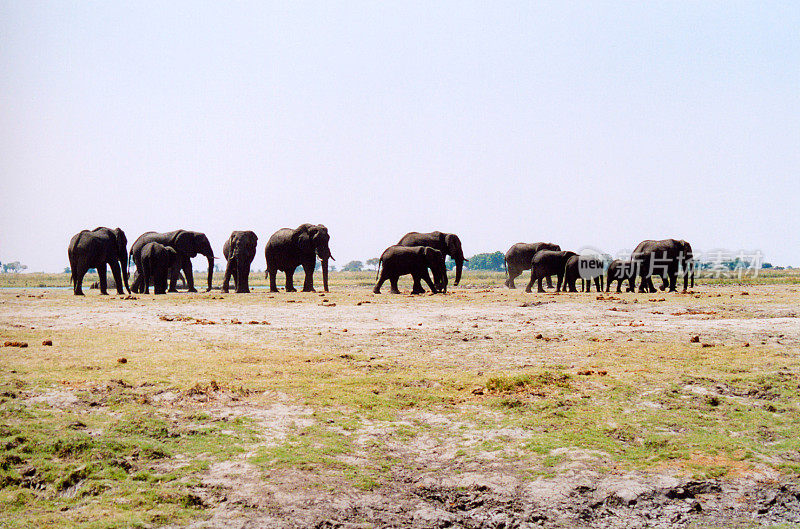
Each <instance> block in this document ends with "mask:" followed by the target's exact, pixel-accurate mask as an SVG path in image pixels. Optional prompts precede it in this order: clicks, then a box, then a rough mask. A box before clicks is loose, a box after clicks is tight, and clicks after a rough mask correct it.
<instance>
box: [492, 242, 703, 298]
mask: <svg viewBox="0 0 800 529" xmlns="http://www.w3.org/2000/svg"><path fill="white" fill-rule="evenodd" d="M505 263H506V270H507V273H508V278H507V279H506V282H505V284H506V286H507V287H508V288H515V285H514V279H516V278H517V277H519V276H520V275H521V274H522V272H523V271H524V270H530V271H531V278H530V281H529V282H528V286H527V287H526V288H525V291H526V292H530V291H531V288H532V287H533V284H534V283H536V282H538V291H539V292H544V289H543V288H542V280H543V279H545V278H546V279H547V281H548V284H549V286H550V287H552V284H551V283H550V277H551V276H553V275H555V276H557V278H558V284H557V286H556V291H561V290H562V289H563V290H564V291H567V290H569V291H571V292H576V291H577V289H576V287H575V283H576V282H577V280H578V278H580V279H581V280H582V283H583V290H586V291H589V290H591V281H592V280H594V282H595V286H596V288H597V290H598V291H602V288H603V286H602V285H603V277H604V275H603V269H604V268H605V263H604V262H603V260H602V259H600V258H599V257H597V256H592V255H578V254H577V253H575V252H571V251H562V250H561V247H560V246H559V245H557V244H553V243H544V242H539V243H533V244H528V243H517V244H515V245H513V246H512V247H511V248H509V250H508V251H507V252H506V254H505ZM679 270H682V271H683V290H684V291H685V290H686V289H687V287H688V282H689V280H690V279H691V286H692V287H693V286H694V271H695V263H694V255H693V253H692V246H691V245H690V244H689V243H688V242H686V241H684V240H677V239H663V240H660V241H654V240H646V241H642V242H640V243H639V244H638V245H637V246H636V248H635V249H634V251H633V253H632V254H631V258H630V259H628V260H620V259H615V260H613V261H611V262H610V263H609V265H608V268H607V269H606V271H605V278H606V292H608V291H609V290H610V289H611V284H612V283H613V282H616V283H617V292H620V291H621V286H622V284H623V283H624V282H627V283H628V288H627V290H628V292H633V291H634V290H635V286H636V278H637V277H638V278H639V279H640V283H639V292H655V291H656V288H655V286H654V285H653V276H654V275H657V276H659V277H661V280H662V282H663V283H662V285H661V287H660V289H661V290H665V289H666V288H667V287H669V290H670V291H671V292H674V291H676V290H677V279H678V272H679Z"/></svg>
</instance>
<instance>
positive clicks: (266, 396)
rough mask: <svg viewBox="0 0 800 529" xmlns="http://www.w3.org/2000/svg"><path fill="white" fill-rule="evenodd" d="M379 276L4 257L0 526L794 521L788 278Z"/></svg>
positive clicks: (794, 297)
mask: <svg viewBox="0 0 800 529" xmlns="http://www.w3.org/2000/svg"><path fill="white" fill-rule="evenodd" d="M373 274H374V272H373V273H361V274H359V273H353V274H345V273H338V274H332V281H331V292H330V293H299V292H298V293H291V294H287V293H285V292H279V293H275V294H271V293H269V292H267V291H266V290H264V289H262V288H255V289H254V292H253V293H252V294H249V295H242V294H239V295H237V294H233V293H230V294H221V293H220V292H219V291H212V292H210V293H197V294H188V293H178V294H170V295H167V296H154V295H135V296H119V295H116V294H113V295H110V296H100V295H99V293H98V292H97V291H96V290H89V289H88V285H89V283H90V282H91V279H90V278H88V277H87V280H86V281H87V282H85V284H84V287H85V291H86V294H87V295H86V296H85V297H75V296H72V295H71V292H70V291H68V290H65V289H58V288H55V287H57V286H59V285H62V286H65V285H66V284H67V281H68V278H67V276H63V275H58V276H34V275H30V276H26V275H19V276H14V277H13V278H11V277H9V278H3V279H2V281H0V283H2V282H3V281H5V284H6V285H8V286H10V287H13V288H3V289H0V342H2V343H3V344H5V346H4V347H2V348H0V443H1V444H0V446H2V451H1V452H0V527H3V528H12V527H13V528H17V527H19V528H22V527H86V528H88V527H162V526H167V527H196V528H204V527H213V528H216V527H235V528H245V527H249V528H258V527H264V528H267V527H506V528H511V527H538V526H546V527H579V526H585V527H597V526H612V527H650V526H653V527H684V526H694V525H697V526H699V525H702V526H711V527H731V526H741V527H751V526H757V525H765V524H774V525H780V526H784V527H789V526H793V525H792V524H793V523H797V522H800V486H798V480H797V475H798V472H799V471H800V439H799V438H798V432H799V431H800V428H799V427H798V426H800V415H799V414H798V411H799V406H800V402H798V394H800V361H798V354H799V353H800V320H798V315H799V314H800V284H798V283H799V282H800V281H798V279H800V278H799V277H798V276H797V275H796V274H791V273H786V274H772V275H764V276H761V277H759V278H758V279H755V280H751V281H749V282H745V283H741V282H738V281H734V280H727V281H726V280H721V281H713V282H709V281H701V282H700V283H699V284H698V285H697V286H696V287H695V288H694V289H693V290H692V291H690V292H689V293H662V292H659V293H657V294H639V293H624V292H623V293H621V294H616V293H611V294H605V293H603V294H600V295H598V293H596V292H592V293H588V294H587V293H569V294H554V293H552V292H549V293H547V294H536V293H534V294H525V293H524V292H523V291H522V290H521V289H520V290H508V289H506V288H505V287H503V286H502V281H503V277H502V274H493V273H484V274H478V273H465V277H464V280H463V281H462V285H460V286H459V287H452V286H451V291H450V292H448V293H447V294H446V295H436V296H432V295H422V296H410V295H406V294H404V295H390V294H388V287H385V288H384V291H385V293H384V294H382V295H374V294H372V292H371V286H372V284H373V281H374V276H373ZM520 279H524V278H520ZM196 281H197V283H198V284H203V281H202V278H198V279H197V280H196ZM23 282H25V283H26V284H23ZM317 283H319V281H317ZM520 283H522V284H523V285H524V282H523V281H519V280H518V285H519V284H520ZM253 284H254V285H263V277H262V278H261V279H260V281H258V280H257V279H256V278H254V279H253ZM40 285H41V287H43V288H41V287H40ZM403 285H404V286H405V289H406V292H407V291H408V290H409V288H410V285H409V284H408V283H407V282H406V283H404V284H403ZM35 287H39V288H35ZM46 341H51V342H52V345H44V344H43V343H46ZM14 342H19V343H17V344H15V343H14ZM22 342H24V343H26V344H27V347H19V346H18V345H20V344H21V343H22Z"/></svg>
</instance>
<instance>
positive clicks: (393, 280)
mask: <svg viewBox="0 0 800 529" xmlns="http://www.w3.org/2000/svg"><path fill="white" fill-rule="evenodd" d="M399 279H400V276H392V277H390V278H389V284H390V285H392V294H399V293H400V289H399V288H398V287H397V281H398V280H399Z"/></svg>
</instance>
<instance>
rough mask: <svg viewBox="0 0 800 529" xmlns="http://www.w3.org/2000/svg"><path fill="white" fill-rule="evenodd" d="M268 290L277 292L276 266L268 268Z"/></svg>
mask: <svg viewBox="0 0 800 529" xmlns="http://www.w3.org/2000/svg"><path fill="white" fill-rule="evenodd" d="M269 291H270V292H277V291H278V269H277V268H270V269H269Z"/></svg>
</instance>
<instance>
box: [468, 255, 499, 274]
mask: <svg viewBox="0 0 800 529" xmlns="http://www.w3.org/2000/svg"><path fill="white" fill-rule="evenodd" d="M504 257H505V256H504V255H503V252H494V253H479V254H477V255H473V256H472V257H470V258H469V262H468V263H467V264H466V266H467V267H468V268H469V269H470V270H496V271H499V272H502V271H503V260H504Z"/></svg>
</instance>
